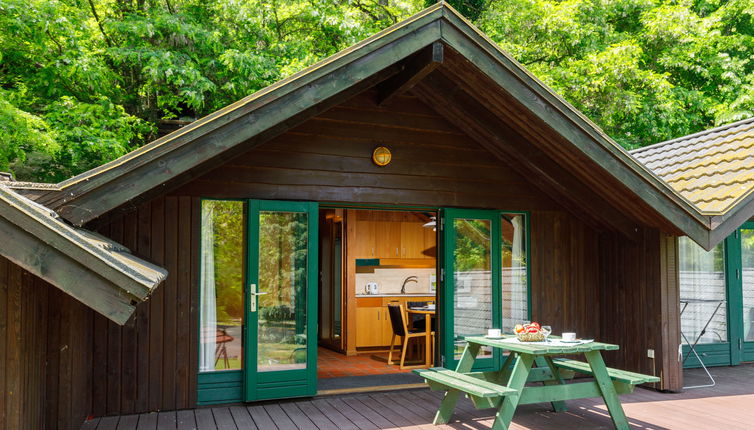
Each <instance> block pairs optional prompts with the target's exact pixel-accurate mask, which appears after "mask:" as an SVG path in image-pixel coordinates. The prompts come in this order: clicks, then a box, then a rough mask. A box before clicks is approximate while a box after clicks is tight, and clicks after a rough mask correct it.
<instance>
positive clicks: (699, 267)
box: [678, 237, 728, 344]
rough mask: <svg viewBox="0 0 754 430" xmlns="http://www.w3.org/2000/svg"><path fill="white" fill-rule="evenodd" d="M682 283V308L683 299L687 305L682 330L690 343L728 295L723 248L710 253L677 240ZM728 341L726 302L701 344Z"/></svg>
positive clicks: (719, 246) (687, 240)
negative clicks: (726, 291)
mask: <svg viewBox="0 0 754 430" xmlns="http://www.w3.org/2000/svg"><path fill="white" fill-rule="evenodd" d="M678 256H679V266H680V267H679V281H680V284H681V302H682V303H681V309H683V307H684V303H683V302H684V300H688V305H685V306H686V308H685V309H684V311H683V315H681V331H682V332H683V333H684V334H685V335H686V339H688V341H689V342H692V343H693V342H694V339H696V338H697V336H699V334H700V333H701V331H702V329H703V328H704V325H705V324H706V323H707V320H709V318H710V316H711V315H712V313H713V312H714V311H715V308H716V307H717V305H718V303H719V301H720V300H725V299H726V294H725V270H724V268H725V256H724V251H723V245H722V244H720V245H717V246H716V247H715V248H714V249H712V250H711V251H709V252H707V251H705V250H704V249H703V248H702V247H700V246H699V245H697V244H696V243H694V242H692V241H691V239H689V238H687V237H681V238H680V239H679V240H678ZM727 341H728V324H727V312H726V306H725V303H723V305H722V306H720V309H718V311H717V313H716V314H715V317H714V318H713V319H712V321H711V322H710V324H709V326H708V327H707V329H706V331H705V334H704V335H702V337H701V338H700V339H699V343H700V344H701V343H719V342H727Z"/></svg>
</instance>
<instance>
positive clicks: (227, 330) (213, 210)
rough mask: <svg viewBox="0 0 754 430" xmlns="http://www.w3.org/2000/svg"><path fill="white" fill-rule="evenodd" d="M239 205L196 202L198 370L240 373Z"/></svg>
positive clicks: (241, 255)
mask: <svg viewBox="0 0 754 430" xmlns="http://www.w3.org/2000/svg"><path fill="white" fill-rule="evenodd" d="M244 212H245V211H244V203H243V202H238V201H219V200H205V201H203V202H202V226H201V229H202V231H201V274H200V288H199V291H200V293H199V294H200V310H199V321H200V324H201V329H200V336H201V342H200V344H199V370H200V371H201V372H209V371H213V370H227V369H240V368H241V358H242V352H243V348H242V338H243V337H242V326H243V313H244V308H243V280H244V272H243V270H244V235H243V231H244Z"/></svg>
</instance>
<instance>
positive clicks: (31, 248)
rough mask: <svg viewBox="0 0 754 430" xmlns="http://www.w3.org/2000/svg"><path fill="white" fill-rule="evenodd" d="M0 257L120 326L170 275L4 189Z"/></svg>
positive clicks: (0, 188)
mask: <svg viewBox="0 0 754 430" xmlns="http://www.w3.org/2000/svg"><path fill="white" fill-rule="evenodd" d="M0 236H2V237H1V238H0V254H2V255H3V256H5V257H6V258H8V259H9V260H11V261H12V262H13V263H15V264H17V265H19V266H20V267H22V268H24V269H25V270H27V271H29V272H31V273H33V274H34V275H36V276H38V277H40V278H42V279H44V280H46V281H47V282H49V283H51V284H52V285H54V286H55V287H57V288H59V289H60V290H62V291H64V292H65V293H67V294H69V295H71V296H72V297H74V298H76V299H77V300H79V301H81V302H82V303H84V304H85V305H87V306H89V307H90V308H92V309H94V310H95V311H97V312H99V313H101V314H102V315H104V316H105V317H107V318H109V319H111V320H112V321H114V322H116V323H118V324H125V322H126V321H127V320H128V318H129V317H130V316H131V314H133V312H134V310H135V304H136V303H137V302H139V301H143V300H146V299H147V298H148V297H149V295H150V294H151V292H152V291H153V290H154V288H156V287H157V286H158V285H159V284H160V283H161V282H162V281H163V280H164V279H165V277H166V276H167V272H166V271H165V270H164V269H161V268H159V267H157V266H155V265H152V264H150V263H148V262H146V261H143V260H140V259H138V258H136V257H134V256H131V255H130V254H129V253H128V250H127V249H126V248H124V247H122V246H120V245H118V244H115V243H113V242H110V241H109V240H108V239H106V238H103V237H100V236H99V235H97V234H95V233H91V232H87V231H84V230H79V229H75V228H73V227H71V226H69V225H67V224H65V223H64V222H63V221H61V220H59V219H57V218H56V214H55V213H54V212H52V211H51V210H49V209H47V208H45V207H43V206H41V205H39V204H38V203H35V202H32V201H31V200H29V199H27V198H25V197H23V196H21V195H19V194H16V193H15V192H14V191H12V190H10V189H8V188H6V187H4V186H0Z"/></svg>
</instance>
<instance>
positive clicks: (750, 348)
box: [738, 223, 754, 361]
mask: <svg viewBox="0 0 754 430" xmlns="http://www.w3.org/2000/svg"><path fill="white" fill-rule="evenodd" d="M745 227H748V228H743V229H741V231H740V232H741V311H740V313H738V314H739V315H740V319H741V322H742V324H743V326H742V330H741V337H742V345H741V346H742V348H741V349H742V351H741V360H743V361H752V360H754V229H753V228H751V225H750V223H747V224H746V225H745Z"/></svg>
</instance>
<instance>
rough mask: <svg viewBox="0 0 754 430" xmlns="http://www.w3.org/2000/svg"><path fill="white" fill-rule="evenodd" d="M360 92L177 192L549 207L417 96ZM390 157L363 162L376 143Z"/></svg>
mask: <svg viewBox="0 0 754 430" xmlns="http://www.w3.org/2000/svg"><path fill="white" fill-rule="evenodd" d="M374 97H375V95H374V94H373V93H372V92H366V93H364V94H361V95H359V96H356V97H354V98H352V99H351V100H349V101H347V102H345V103H343V104H342V105H340V106H337V107H335V108H333V109H331V110H329V111H327V112H325V113H323V114H321V115H319V116H318V117H316V118H314V119H311V120H309V121H307V122H305V123H304V124H302V125H300V126H298V127H296V128H294V129H292V130H291V131H289V132H287V133H285V134H283V135H281V136H279V137H277V138H275V139H273V140H272V141H270V142H268V143H265V144H263V145H262V146H260V147H258V148H256V149H252V150H250V151H248V152H247V153H246V154H244V155H242V156H240V157H238V158H236V159H235V160H233V161H231V162H229V163H227V164H226V165H224V166H222V167H221V168H218V169H215V170H213V171H211V172H209V173H207V174H204V175H202V176H201V177H199V178H198V179H196V180H194V181H192V182H190V183H189V184H187V185H185V186H184V187H182V188H180V189H179V190H178V191H176V192H175V194H176V195H191V196H197V197H206V196H213V197H226V198H247V197H252V196H253V197H257V198H263V199H291V200H297V199H298V200H316V201H324V202H348V203H379V204H385V203H388V204H402V205H429V206H436V207H440V206H458V207H477V208H495V209H498V208H511V209H513V208H516V209H528V210H531V209H543V208H554V207H555V205H554V203H553V202H552V201H551V200H550V199H549V198H548V197H546V195H545V194H543V193H541V192H540V191H539V190H537V189H536V188H535V187H534V186H532V185H531V184H530V183H529V182H528V181H527V180H526V179H525V178H523V177H522V176H521V175H519V174H518V173H516V172H515V171H513V169H511V168H510V167H508V166H505V165H504V164H501V163H500V162H499V160H497V159H496V158H495V157H494V156H493V155H492V154H490V153H489V152H488V151H487V150H485V149H483V148H482V147H480V146H479V145H478V144H477V143H475V142H474V141H473V140H472V139H470V138H469V137H468V136H466V135H465V134H464V133H462V132H461V131H459V130H458V129H457V128H455V127H454V126H452V125H451V124H450V123H449V122H448V121H446V120H445V119H444V118H443V117H441V116H440V115H438V114H437V113H436V112H435V111H433V110H432V109H431V108H430V107H429V106H427V105H426V104H424V103H422V102H421V101H420V100H419V99H418V98H417V97H412V96H401V97H398V98H397V100H395V101H394V102H393V104H391V105H390V106H389V107H377V106H376V105H375V104H374V101H373V100H374ZM381 145H384V146H387V147H388V148H389V149H390V150H391V151H392V153H393V161H392V162H391V163H390V164H389V165H388V166H385V167H378V166H376V165H375V164H374V163H372V161H371V155H372V151H373V150H374V148H375V147H377V146H381Z"/></svg>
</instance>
